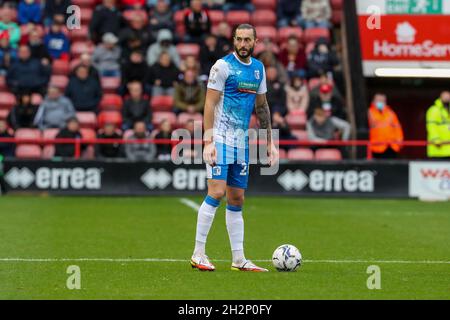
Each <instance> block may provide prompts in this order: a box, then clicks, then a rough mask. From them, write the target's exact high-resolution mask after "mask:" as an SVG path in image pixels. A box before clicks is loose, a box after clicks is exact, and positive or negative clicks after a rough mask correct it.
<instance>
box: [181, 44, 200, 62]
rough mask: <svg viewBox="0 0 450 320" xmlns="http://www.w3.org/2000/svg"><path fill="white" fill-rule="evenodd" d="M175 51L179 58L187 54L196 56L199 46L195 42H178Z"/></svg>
mask: <svg viewBox="0 0 450 320" xmlns="http://www.w3.org/2000/svg"><path fill="white" fill-rule="evenodd" d="M177 51H178V54H179V55H180V57H181V59H184V58H186V57H187V56H195V57H196V58H198V55H199V53H200V46H199V45H198V44H195V43H179V44H177Z"/></svg>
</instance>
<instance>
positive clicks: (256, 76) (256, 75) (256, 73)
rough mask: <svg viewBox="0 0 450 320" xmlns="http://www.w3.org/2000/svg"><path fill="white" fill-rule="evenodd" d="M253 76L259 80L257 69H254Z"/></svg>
mask: <svg viewBox="0 0 450 320" xmlns="http://www.w3.org/2000/svg"><path fill="white" fill-rule="evenodd" d="M255 78H256V79H257V80H259V70H255Z"/></svg>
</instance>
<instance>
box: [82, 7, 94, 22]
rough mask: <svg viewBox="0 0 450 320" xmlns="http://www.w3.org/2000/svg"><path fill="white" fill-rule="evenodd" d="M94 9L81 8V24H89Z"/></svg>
mask: <svg viewBox="0 0 450 320" xmlns="http://www.w3.org/2000/svg"><path fill="white" fill-rule="evenodd" d="M93 12H94V10H93V9H91V8H81V12H80V16H81V17H80V18H81V24H82V25H86V24H89V21H91V19H92V14H93Z"/></svg>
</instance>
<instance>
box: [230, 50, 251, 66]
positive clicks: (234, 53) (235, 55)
mask: <svg viewBox="0 0 450 320" xmlns="http://www.w3.org/2000/svg"><path fill="white" fill-rule="evenodd" d="M233 55H234V57H235V58H236V60H237V61H239V62H240V63H242V64H243V65H244V66H249V65H251V64H252V58H251V57H250V62H249V63H245V62H243V61H242V60H241V59H239V57H238V56H237V54H236V52H233Z"/></svg>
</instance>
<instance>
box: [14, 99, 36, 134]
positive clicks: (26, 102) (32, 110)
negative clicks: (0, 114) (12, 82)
mask: <svg viewBox="0 0 450 320" xmlns="http://www.w3.org/2000/svg"><path fill="white" fill-rule="evenodd" d="M37 110H38V106H36V105H34V104H33V103H32V100H31V94H29V93H24V94H22V95H20V96H19V97H18V98H17V104H16V105H15V106H14V107H13V108H12V109H11V112H10V113H9V115H8V123H9V126H10V127H11V128H13V129H14V130H17V129H19V128H33V127H34V124H33V121H34V118H35V117H36V113H37Z"/></svg>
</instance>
